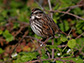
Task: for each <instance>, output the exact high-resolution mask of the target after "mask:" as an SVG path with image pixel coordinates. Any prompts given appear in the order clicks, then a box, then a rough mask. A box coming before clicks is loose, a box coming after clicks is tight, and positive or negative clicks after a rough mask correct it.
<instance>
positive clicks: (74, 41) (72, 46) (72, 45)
mask: <svg viewBox="0 0 84 63" xmlns="http://www.w3.org/2000/svg"><path fill="white" fill-rule="evenodd" d="M67 45H68V47H70V48H74V47H75V46H76V40H75V39H71V40H69V41H68V44H67Z"/></svg>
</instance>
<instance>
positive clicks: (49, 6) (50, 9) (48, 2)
mask: <svg viewBox="0 0 84 63" xmlns="http://www.w3.org/2000/svg"><path fill="white" fill-rule="evenodd" d="M48 4H49V8H50V11H51V10H52V7H51V2H50V0H48ZM52 17H53V14H52V13H51V18H52Z"/></svg>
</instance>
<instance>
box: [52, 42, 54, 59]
mask: <svg viewBox="0 0 84 63" xmlns="http://www.w3.org/2000/svg"><path fill="white" fill-rule="evenodd" d="M52 45H54V40H52ZM52 59H54V48H53V49H52Z"/></svg>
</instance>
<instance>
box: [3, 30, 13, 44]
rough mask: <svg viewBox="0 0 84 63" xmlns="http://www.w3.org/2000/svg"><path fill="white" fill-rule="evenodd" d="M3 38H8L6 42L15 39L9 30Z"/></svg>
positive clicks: (4, 33)
mask: <svg viewBox="0 0 84 63" xmlns="http://www.w3.org/2000/svg"><path fill="white" fill-rule="evenodd" d="M3 36H4V37H5V38H6V41H8V42H10V41H12V40H13V39H14V37H13V36H12V35H11V34H10V33H9V31H8V30H5V31H4V32H3Z"/></svg>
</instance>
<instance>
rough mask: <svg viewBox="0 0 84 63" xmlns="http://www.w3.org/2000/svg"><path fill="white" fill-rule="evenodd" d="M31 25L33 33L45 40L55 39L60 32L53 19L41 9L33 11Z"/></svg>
mask: <svg viewBox="0 0 84 63" xmlns="http://www.w3.org/2000/svg"><path fill="white" fill-rule="evenodd" d="M29 24H30V27H31V29H32V30H33V32H34V33H35V34H36V35H38V36H40V37H43V38H49V37H54V35H55V34H56V33H59V30H60V29H59V27H58V25H57V24H56V23H55V22H54V21H53V19H52V18H51V17H50V16H49V15H47V14H46V13H45V12H44V11H42V10H41V9H39V8H34V9H32V11H31V16H30V19H29Z"/></svg>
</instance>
